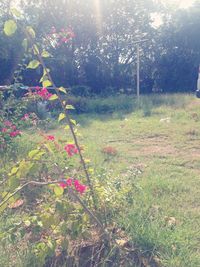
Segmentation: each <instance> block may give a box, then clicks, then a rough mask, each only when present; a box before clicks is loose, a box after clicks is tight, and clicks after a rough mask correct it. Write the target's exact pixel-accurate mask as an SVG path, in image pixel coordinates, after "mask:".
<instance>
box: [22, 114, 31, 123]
mask: <svg viewBox="0 0 200 267" xmlns="http://www.w3.org/2000/svg"><path fill="white" fill-rule="evenodd" d="M27 120H29V114H28V113H26V114H24V116H23V117H22V118H21V121H27Z"/></svg>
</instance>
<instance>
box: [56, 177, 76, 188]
mask: <svg viewBox="0 0 200 267" xmlns="http://www.w3.org/2000/svg"><path fill="white" fill-rule="evenodd" d="M72 182H73V180H72V179H71V178H68V179H67V180H66V181H63V182H61V183H59V186H60V187H62V188H66V187H67V186H72V184H73V183H72Z"/></svg>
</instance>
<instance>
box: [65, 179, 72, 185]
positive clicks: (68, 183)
mask: <svg viewBox="0 0 200 267" xmlns="http://www.w3.org/2000/svg"><path fill="white" fill-rule="evenodd" d="M72 182H73V180H72V179H71V178H68V179H67V181H66V183H67V185H68V186H72Z"/></svg>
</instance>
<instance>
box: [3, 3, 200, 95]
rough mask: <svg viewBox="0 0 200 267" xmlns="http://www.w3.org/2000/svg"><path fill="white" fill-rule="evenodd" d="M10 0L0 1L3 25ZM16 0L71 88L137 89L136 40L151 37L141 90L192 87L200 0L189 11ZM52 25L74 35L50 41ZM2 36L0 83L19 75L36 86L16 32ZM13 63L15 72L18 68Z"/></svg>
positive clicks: (198, 55) (144, 49)
mask: <svg viewBox="0 0 200 267" xmlns="http://www.w3.org/2000/svg"><path fill="white" fill-rule="evenodd" d="M10 2H12V1H8V0H3V1H1V3H0V24H1V26H2V25H3V23H4V22H5V20H6V19H8V12H7V11H8V8H9V5H10ZM11 4H12V3H11ZM19 5H20V7H21V9H22V10H23V11H24V14H26V16H25V18H24V20H26V21H27V22H28V23H29V24H31V25H33V27H34V28H35V29H36V32H37V33H38V34H37V38H38V41H40V42H41V41H42V42H43V46H44V47H45V48H46V49H48V51H49V52H50V53H51V54H52V57H51V58H50V59H48V65H49V66H50V67H51V69H52V73H53V78H54V80H55V81H56V83H57V85H58V86H60V85H63V86H65V87H69V86H70V87H72V86H75V89H74V91H75V92H77V91H78V89H77V86H80V85H81V86H82V85H84V86H87V87H88V89H87V90H86V91H87V92H89V94H90V95H92V94H103V95H108V94H113V93H115V92H118V91H120V90H122V89H123V90H124V92H126V93H127V92H129V93H130V92H134V91H135V87H136V86H135V84H136V45H135V43H134V42H135V41H137V40H138V39H148V40H149V41H148V42H146V43H144V44H142V45H141V56H142V57H141V58H142V62H141V87H142V88H141V89H142V92H143V93H150V92H152V90H159V91H163V92H167V91H169V92H174V91H191V90H194V89H195V87H196V78H197V70H198V64H199V62H200V43H199V42H200V40H199V37H198V36H199V35H198V34H199V26H200V19H199V18H200V16H199V14H200V4H199V1H197V2H196V3H195V4H194V6H193V7H191V8H189V9H179V10H170V9H169V8H168V9H167V8H165V7H164V6H162V5H161V4H159V3H158V1H156V2H155V1H153V0H142V1H136V0H133V1H128V0H123V1H113V0H107V1H104V0H102V1H96V0H86V1H81V0H73V1H69V0H58V1H56V2H55V1H53V0H45V1H41V0H37V1H36V0H28V1H22V0H21V1H19ZM153 14H157V16H159V17H161V18H162V20H163V23H162V25H161V26H159V27H155V26H154V24H152V22H153V20H152V15H153ZM52 27H55V29H56V30H57V31H60V30H61V29H62V28H63V29H66V28H71V29H72V30H73V32H74V33H75V38H73V39H72V40H71V41H70V42H68V43H67V44H66V43H63V44H60V45H59V47H57V46H53V45H52V43H49V41H48V34H49V33H50V32H51V30H52ZM1 28H2V27H1ZM0 39H1V43H0V68H1V72H0V84H11V83H13V81H16V80H17V81H20V82H23V84H25V85H36V84H38V82H39V81H38V79H39V77H40V73H39V71H38V73H35V72H34V71H32V70H25V68H24V67H23V64H25V63H27V62H28V57H29V55H26V57H25V58H24V56H23V53H22V52H21V51H22V49H21V33H20V31H19V30H18V32H17V34H16V35H15V36H14V37H12V41H9V43H8V40H7V39H6V37H5V35H4V34H3V32H1V33H0ZM18 64H21V68H20V69H21V72H20V73H18V72H16V70H17V65H18ZM60 73H62V75H60ZM22 77H23V78H22ZM129 88H130V89H129ZM72 91H73V90H72Z"/></svg>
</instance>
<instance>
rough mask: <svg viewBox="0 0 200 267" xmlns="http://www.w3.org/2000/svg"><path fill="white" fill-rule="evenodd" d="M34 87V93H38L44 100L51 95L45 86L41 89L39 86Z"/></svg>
mask: <svg viewBox="0 0 200 267" xmlns="http://www.w3.org/2000/svg"><path fill="white" fill-rule="evenodd" d="M35 89H36V94H37V95H39V96H40V97H41V98H43V99H44V100H48V99H49V98H50V97H51V96H52V94H51V93H49V91H48V90H47V88H42V89H41V88H40V87H36V88H35Z"/></svg>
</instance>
